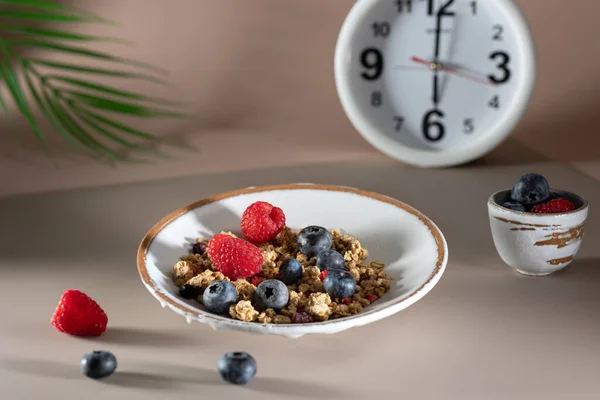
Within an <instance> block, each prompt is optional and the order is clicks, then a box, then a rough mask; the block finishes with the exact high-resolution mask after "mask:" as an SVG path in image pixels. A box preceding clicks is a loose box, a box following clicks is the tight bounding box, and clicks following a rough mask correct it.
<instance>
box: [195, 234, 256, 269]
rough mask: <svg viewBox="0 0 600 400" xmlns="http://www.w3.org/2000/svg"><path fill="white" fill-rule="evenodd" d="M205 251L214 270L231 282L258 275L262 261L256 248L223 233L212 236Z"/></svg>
mask: <svg viewBox="0 0 600 400" xmlns="http://www.w3.org/2000/svg"><path fill="white" fill-rule="evenodd" d="M207 251H208V255H209V256H210V258H211V260H212V262H213V265H214V267H215V269H216V270H217V271H219V272H221V273H222V274H223V275H225V276H226V277H228V278H229V279H231V280H236V279H239V278H248V277H250V276H252V275H256V274H258V272H259V271H260V267H261V266H262V264H263V261H264V258H263V254H262V251H260V249H259V248H258V247H256V246H255V245H253V244H252V243H250V242H247V241H245V240H243V239H238V238H234V237H233V236H230V235H227V234H225V233H220V234H218V235H215V236H213V238H212V239H211V240H210V242H208V250H207Z"/></svg>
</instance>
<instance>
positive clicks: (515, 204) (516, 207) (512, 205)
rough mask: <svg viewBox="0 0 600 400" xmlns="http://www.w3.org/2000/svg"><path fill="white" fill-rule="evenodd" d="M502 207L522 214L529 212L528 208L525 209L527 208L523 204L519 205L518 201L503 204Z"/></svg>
mask: <svg viewBox="0 0 600 400" xmlns="http://www.w3.org/2000/svg"><path fill="white" fill-rule="evenodd" d="M502 207H506V208H509V209H511V210H514V211H521V212H526V211H527V208H525V206H524V205H523V204H521V203H518V202H516V201H507V202H506V203H504V204H502Z"/></svg>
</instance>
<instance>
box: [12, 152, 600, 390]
mask: <svg viewBox="0 0 600 400" xmlns="http://www.w3.org/2000/svg"><path fill="white" fill-rule="evenodd" d="M509 164H510V163H509ZM529 171H538V172H540V173H543V174H545V175H546V176H547V177H548V178H549V179H550V180H551V182H552V183H553V186H555V187H561V188H568V189H570V190H572V191H575V192H578V193H580V194H582V195H584V196H585V197H587V198H588V200H589V202H590V203H591V212H590V216H589V221H588V228H587V230H586V237H585V243H584V244H583V247H582V249H581V251H580V253H579V255H578V258H577V259H576V261H574V263H573V264H572V265H571V266H570V267H569V268H567V269H566V270H564V271H561V272H559V273H556V274H554V275H552V276H550V277H546V278H527V277H522V276H519V275H517V274H515V273H514V272H512V270H511V269H510V268H509V267H507V266H505V265H504V264H503V263H502V262H501V260H500V258H499V257H498V255H497V254H496V252H495V250H494V246H493V242H492V239H491V236H490V233H489V227H488V219H487V218H488V217H487V213H486V200H487V197H488V195H489V194H490V193H491V192H492V191H494V190H496V189H498V188H501V187H507V186H509V185H510V184H511V182H512V181H513V180H514V179H515V178H516V177H517V176H519V175H520V174H521V173H524V172H529ZM287 182H315V183H327V184H341V185H349V186H354V187H360V188H362V189H366V190H372V191H377V192H381V193H384V194H386V195H390V196H393V197H396V198H398V199H400V200H402V201H405V202H407V203H408V204H411V205H413V206H415V207H417V208H418V209H420V210H421V211H423V212H425V213H426V214H427V215H428V216H430V217H431V218H432V219H433V220H434V221H435V222H436V223H437V224H438V225H439V227H440V228H441V229H442V231H443V232H444V234H445V235H446V238H447V240H448V243H449V248H450V259H449V264H448V268H447V270H446V272H445V274H444V276H443V277H442V279H441V281H440V283H439V284H438V285H437V286H436V287H435V288H434V289H433V291H432V292H430V293H429V294H428V295H427V296H425V297H424V298H423V299H422V300H421V301H419V302H417V303H416V304H415V305H413V306H411V307H409V308H408V309H406V310H405V311H403V312H401V313H399V314H397V315H395V316H392V317H390V318H387V319H385V320H382V321H380V322H377V323H373V324H371V325H368V326H365V327H361V328H354V329H351V330H349V331H346V332H343V333H339V334H336V335H333V336H307V337H303V338H300V339H296V340H292V339H285V338H280V337H271V336H253V335H248V334H242V333H233V332H214V331H212V330H211V329H210V328H208V327H206V326H203V325H200V324H193V325H188V324H187V323H186V322H185V321H184V320H183V319H182V318H180V317H178V316H176V315H175V314H174V313H172V312H170V311H168V310H166V309H162V308H161V307H160V306H159V304H158V302H157V301H156V300H154V298H152V296H151V295H150V294H149V293H148V292H147V291H146V289H145V288H144V287H143V285H142V284H141V282H140V279H139V277H138V274H137V271H136V266H135V254H136V249H137V245H138V242H139V240H140V238H141V237H142V236H143V235H144V233H145V232H146V230H147V229H148V228H150V226H151V225H152V224H153V223H154V222H155V221H156V220H158V219H159V218H160V217H161V216H163V215H164V214H166V213H167V212H169V211H171V210H172V209H174V208H176V207H179V206H182V205H185V204H186V203H189V202H191V201H194V200H197V199H199V198H201V197H204V196H207V195H210V194H214V193H217V192H221V191H225V190H230V189H235V188H239V187H245V186H250V185H263V184H275V183H287ZM596 204H600V183H598V181H597V180H594V179H593V178H591V177H589V176H586V175H585V174H583V173H581V172H580V171H578V170H576V169H574V168H573V167H570V166H563V165H560V164H557V163H552V162H539V163H530V164H525V165H519V164H518V163H517V164H515V163H513V165H502V163H494V162H487V163H479V164H477V165H471V166H468V167H463V168H455V169H447V170H435V171H434V170H419V169H413V168H410V167H405V166H401V165H398V164H396V163H394V162H392V161H390V160H387V159H384V158H383V157H369V158H364V159H357V160H355V161H349V162H345V163H330V164H322V165H312V166H299V167H289V168H278V169H265V170H252V171H244V172H236V173H226V174H221V175H204V176H201V177H187V178H181V179H171V180H168V181H155V182H145V183H138V184H128V185H122V186H111V187H102V188H95V189H85V190H74V191H64V192H56V193H48V194H40V195H35V196H34V195H30V196H24V197H11V198H5V199H0V220H1V221H2V225H1V227H0V274H1V275H0V300H1V301H0V315H2V322H1V323H0V399H2V400H5V399H6V400H11V399H80V398H85V399H89V400H95V399H102V400H105V399H132V400H133V399H144V400H151V399H178V400H182V399H217V398H218V399H230V398H231V399H233V398H241V399H245V400H252V399H282V400H285V399H307V398H312V399H325V398H329V399H370V398H374V399H375V398H379V399H425V400H439V399H457V400H496V399H511V400H514V399H518V400H520V399H531V400H534V399H544V400H554V399H556V400H558V399H561V400H562V399H573V400H584V399H598V397H599V396H600V379H599V375H598V372H599V371H600V336H598V332H599V331H600V246H598V243H599V240H600V214H599V213H597V212H596V211H595V205H596ZM69 288H78V289H80V290H83V291H85V292H87V293H88V294H90V295H91V296H92V297H94V298H95V299H97V300H98V302H99V303H100V304H101V305H102V307H103V308H104V309H105V310H106V312H107V314H108V316H109V325H110V328H109V330H108V331H107V332H106V333H105V335H104V336H102V337H100V338H96V339H81V338H74V337H69V336H67V335H64V334H61V333H58V332H56V331H55V330H54V329H53V328H52V327H51V325H50V323H49V320H50V316H51V314H52V311H53V309H54V307H55V306H56V303H57V301H58V298H59V296H60V294H61V293H62V292H63V291H64V290H66V289H69ZM94 349H106V350H110V351H112V352H114V353H115V355H116V356H117V358H118V360H119V369H118V373H116V374H115V375H113V376H112V377H110V378H108V379H106V380H105V381H92V380H89V379H86V378H84V377H83V376H82V375H81V374H80V372H79V366H78V363H79V359H80V357H81V356H82V355H83V354H84V353H85V352H87V351H90V350H94ZM232 350H245V351H248V352H250V353H251V354H253V355H254V356H255V357H256V359H257V361H258V366H259V372H258V375H257V377H256V379H255V380H254V381H253V382H251V383H250V384H249V385H248V386H247V387H234V386H230V385H224V384H222V383H221V382H220V380H219V378H218V377H217V375H216V372H215V365H216V361H217V359H218V357H219V356H220V355H221V354H222V353H223V352H226V351H232Z"/></svg>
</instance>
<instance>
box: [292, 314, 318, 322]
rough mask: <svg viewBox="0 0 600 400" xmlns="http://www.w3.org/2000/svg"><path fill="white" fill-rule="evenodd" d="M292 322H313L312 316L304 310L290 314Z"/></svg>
mask: <svg viewBox="0 0 600 400" xmlns="http://www.w3.org/2000/svg"><path fill="white" fill-rule="evenodd" d="M292 322H293V323H294V324H308V323H309V322H313V317H312V316H311V315H310V314H307V313H305V312H296V313H294V314H292Z"/></svg>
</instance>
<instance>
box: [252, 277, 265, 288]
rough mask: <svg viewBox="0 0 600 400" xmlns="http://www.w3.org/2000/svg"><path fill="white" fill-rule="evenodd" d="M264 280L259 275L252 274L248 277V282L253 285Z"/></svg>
mask: <svg viewBox="0 0 600 400" xmlns="http://www.w3.org/2000/svg"><path fill="white" fill-rule="evenodd" d="M264 280H265V278H261V277H260V276H253V277H252V279H250V283H251V284H253V285H254V286H258V285H260V283H261V282H262V281H264Z"/></svg>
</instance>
